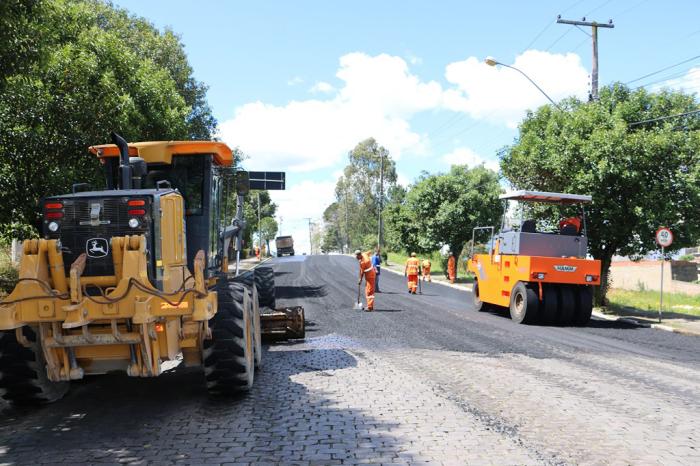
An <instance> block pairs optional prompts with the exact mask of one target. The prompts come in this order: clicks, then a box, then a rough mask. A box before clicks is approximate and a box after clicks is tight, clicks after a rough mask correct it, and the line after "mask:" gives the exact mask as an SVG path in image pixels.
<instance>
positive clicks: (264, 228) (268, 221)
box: [260, 217, 279, 254]
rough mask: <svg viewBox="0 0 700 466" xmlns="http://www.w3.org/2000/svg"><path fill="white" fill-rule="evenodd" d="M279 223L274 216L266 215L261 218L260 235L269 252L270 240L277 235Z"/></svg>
mask: <svg viewBox="0 0 700 466" xmlns="http://www.w3.org/2000/svg"><path fill="white" fill-rule="evenodd" d="M278 229H279V225H277V221H276V220H275V219H274V218H273V217H265V218H263V219H261V220H260V235H261V236H262V240H263V242H264V243H265V246H266V250H267V253H268V254H269V253H270V241H272V240H273V239H275V237H276V236H277V230H278Z"/></svg>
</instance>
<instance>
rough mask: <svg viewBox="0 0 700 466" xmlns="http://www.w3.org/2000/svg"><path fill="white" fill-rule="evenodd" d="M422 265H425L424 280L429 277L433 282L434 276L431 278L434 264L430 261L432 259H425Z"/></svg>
mask: <svg viewBox="0 0 700 466" xmlns="http://www.w3.org/2000/svg"><path fill="white" fill-rule="evenodd" d="M422 265H423V281H425V280H426V279H427V280H428V281H429V282H432V281H433V280H432V278H430V266H431V265H432V264H431V263H430V259H423V264H422Z"/></svg>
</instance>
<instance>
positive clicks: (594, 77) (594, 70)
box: [557, 15, 615, 100]
mask: <svg viewBox="0 0 700 466" xmlns="http://www.w3.org/2000/svg"><path fill="white" fill-rule="evenodd" d="M557 23H559V24H569V25H571V26H576V27H579V26H590V27H591V34H590V36H591V39H592V41H593V59H592V60H591V94H590V100H598V28H614V27H615V25H614V24H613V21H612V19H611V20H608V22H607V24H606V23H597V22H595V21H586V18H585V17H584V18H582V19H581V21H574V20H570V19H561V15H559V16H557Z"/></svg>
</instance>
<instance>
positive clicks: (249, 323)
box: [204, 282, 255, 395]
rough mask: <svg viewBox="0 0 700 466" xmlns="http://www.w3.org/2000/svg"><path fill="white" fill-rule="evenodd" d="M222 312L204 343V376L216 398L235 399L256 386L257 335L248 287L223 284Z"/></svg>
mask: <svg viewBox="0 0 700 466" xmlns="http://www.w3.org/2000/svg"><path fill="white" fill-rule="evenodd" d="M217 292H218V299H219V301H218V311H217V313H216V315H215V316H214V317H213V318H212V319H211V321H210V322H209V325H210V327H211V331H212V339H211V340H205V342H204V374H205V377H206V381H207V388H208V389H209V392H210V393H211V394H213V395H234V394H238V393H242V392H246V391H248V390H250V388H251V387H252V386H253V377H254V375H255V369H254V365H255V363H254V357H255V356H254V352H255V349H254V348H255V344H254V341H253V340H254V335H253V319H252V310H251V309H252V303H251V302H250V299H249V297H248V293H247V290H246V287H245V285H243V284H242V283H233V282H223V283H222V284H221V285H219V286H218V287H217Z"/></svg>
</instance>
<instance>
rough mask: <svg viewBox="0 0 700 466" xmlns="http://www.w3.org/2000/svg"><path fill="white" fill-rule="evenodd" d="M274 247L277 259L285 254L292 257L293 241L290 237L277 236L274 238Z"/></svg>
mask: <svg viewBox="0 0 700 466" xmlns="http://www.w3.org/2000/svg"><path fill="white" fill-rule="evenodd" d="M275 245H276V246H277V257H282V256H283V255H285V254H287V255H290V256H293V255H294V239H292V237H291V236H278V237H277V238H275Z"/></svg>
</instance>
